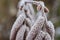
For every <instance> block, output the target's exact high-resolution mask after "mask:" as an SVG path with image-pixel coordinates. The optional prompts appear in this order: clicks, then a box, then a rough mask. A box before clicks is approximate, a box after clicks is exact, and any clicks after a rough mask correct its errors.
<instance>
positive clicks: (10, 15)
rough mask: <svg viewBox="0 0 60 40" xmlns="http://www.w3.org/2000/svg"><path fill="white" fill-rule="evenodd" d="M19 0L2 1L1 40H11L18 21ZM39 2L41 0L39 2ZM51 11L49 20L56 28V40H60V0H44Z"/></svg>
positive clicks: (0, 2)
mask: <svg viewBox="0 0 60 40" xmlns="http://www.w3.org/2000/svg"><path fill="white" fill-rule="evenodd" d="M18 1H19V0H0V40H9V35H10V31H11V28H12V25H13V23H14V21H15V20H16V14H17V4H18ZM37 1H39V0H37ZM42 1H44V2H45V5H46V6H47V7H48V9H49V10H50V12H49V14H48V19H49V20H51V21H52V22H53V24H54V26H55V30H56V34H55V40H60V0H42Z"/></svg>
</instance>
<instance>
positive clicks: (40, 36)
mask: <svg viewBox="0 0 60 40" xmlns="http://www.w3.org/2000/svg"><path fill="white" fill-rule="evenodd" d="M32 4H34V5H37V14H35V12H34V9H33V6H32ZM48 12H49V10H48V8H47V7H46V6H45V4H44V2H43V1H33V0H21V1H19V3H18V13H17V19H16V21H15V22H14V24H13V26H12V29H11V34H10V40H54V36H55V30H54V25H53V23H52V22H51V21H48V19H47V16H46V14H47V13H48Z"/></svg>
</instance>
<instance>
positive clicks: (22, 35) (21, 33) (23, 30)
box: [16, 25, 26, 40]
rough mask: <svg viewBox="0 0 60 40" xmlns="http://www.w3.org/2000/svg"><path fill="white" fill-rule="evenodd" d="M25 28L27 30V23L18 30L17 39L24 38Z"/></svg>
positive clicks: (21, 39)
mask: <svg viewBox="0 0 60 40" xmlns="http://www.w3.org/2000/svg"><path fill="white" fill-rule="evenodd" d="M25 30H26V25H22V26H21V28H20V29H19V30H18V32H17V35H16V40H23V39H24V33H25Z"/></svg>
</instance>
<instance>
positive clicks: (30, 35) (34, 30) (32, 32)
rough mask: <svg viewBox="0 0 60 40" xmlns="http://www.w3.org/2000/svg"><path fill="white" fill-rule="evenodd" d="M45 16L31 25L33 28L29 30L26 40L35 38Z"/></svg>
mask: <svg viewBox="0 0 60 40" xmlns="http://www.w3.org/2000/svg"><path fill="white" fill-rule="evenodd" d="M44 21H45V19H44V17H39V18H38V19H37V20H36V22H35V24H34V25H33V26H32V27H31V30H30V31H29V33H28V35H27V37H26V40H33V38H34V37H35V35H36V34H37V32H38V30H40V29H41V28H42V26H43V24H44Z"/></svg>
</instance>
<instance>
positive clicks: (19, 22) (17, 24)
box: [10, 13, 26, 40]
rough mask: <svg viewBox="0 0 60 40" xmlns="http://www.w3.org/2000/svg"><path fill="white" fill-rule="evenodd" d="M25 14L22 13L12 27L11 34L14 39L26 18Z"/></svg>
mask: <svg viewBox="0 0 60 40" xmlns="http://www.w3.org/2000/svg"><path fill="white" fill-rule="evenodd" d="M25 18H26V17H25V14H23V13H22V14H21V15H19V17H18V18H17V19H16V21H15V22H14V24H13V26H12V29H11V34H10V40H14V39H15V37H16V33H17V31H18V29H19V28H20V27H21V25H22V24H23V21H24V19H25Z"/></svg>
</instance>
